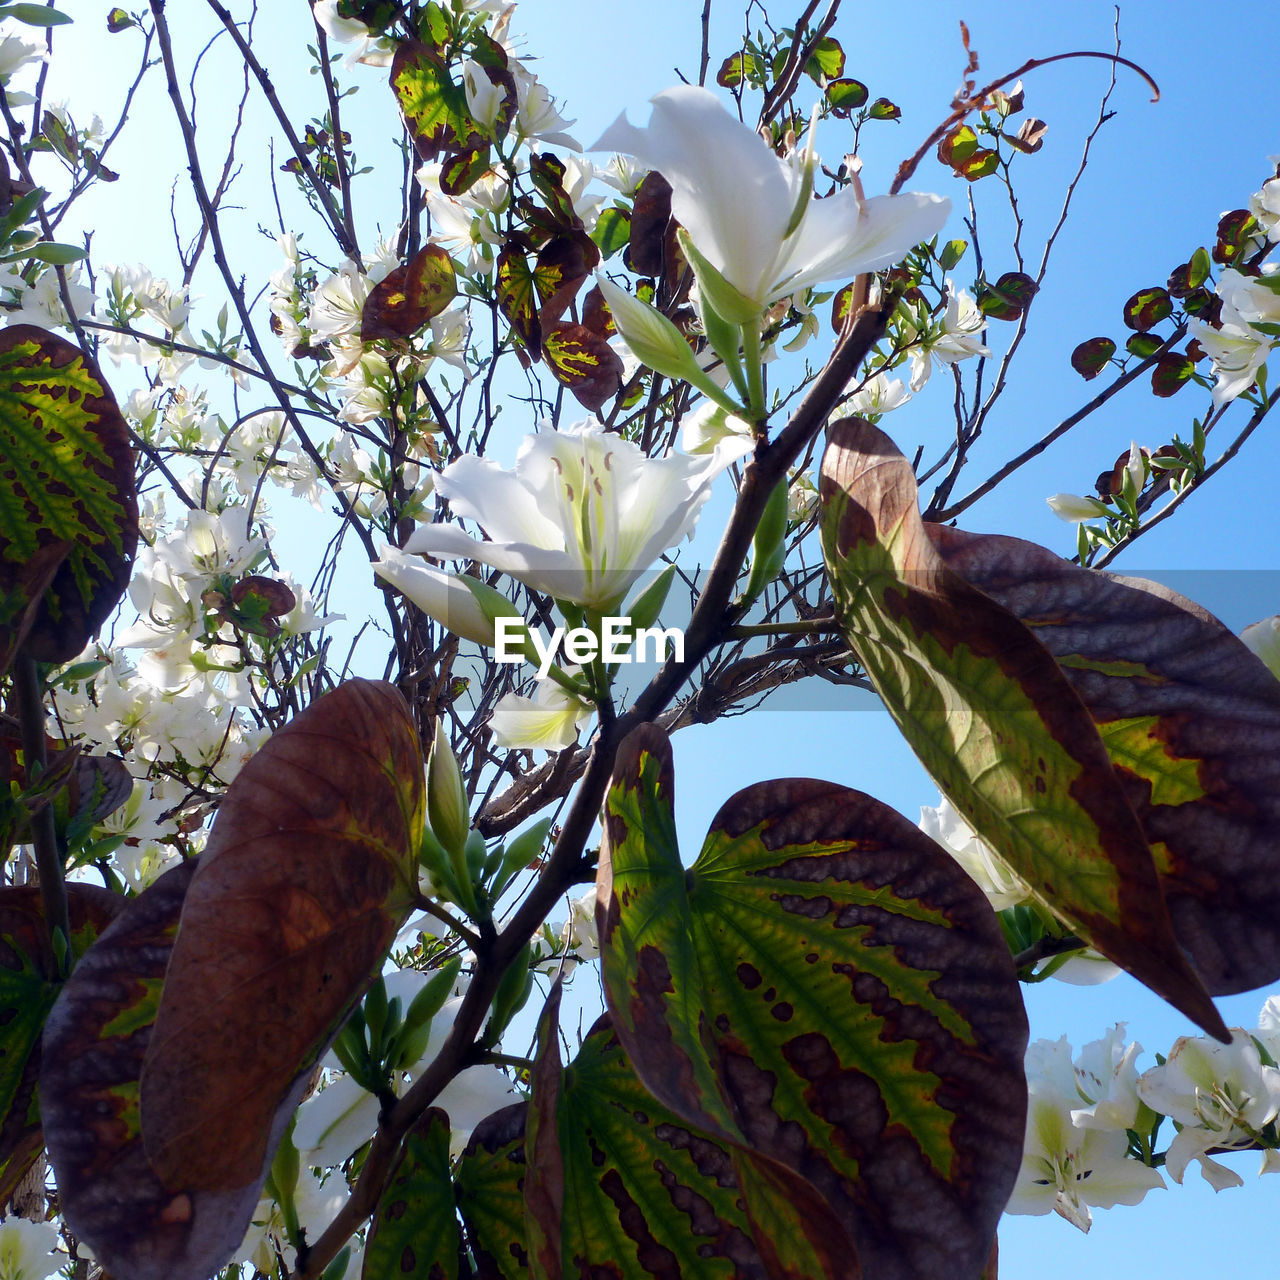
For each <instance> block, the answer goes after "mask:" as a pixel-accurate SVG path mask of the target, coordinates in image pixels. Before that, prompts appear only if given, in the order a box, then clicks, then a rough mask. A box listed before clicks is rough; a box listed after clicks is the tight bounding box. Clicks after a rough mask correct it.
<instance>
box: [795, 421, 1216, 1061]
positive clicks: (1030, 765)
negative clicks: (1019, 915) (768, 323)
mask: <svg viewBox="0 0 1280 1280" xmlns="http://www.w3.org/2000/svg"><path fill="white" fill-rule="evenodd" d="M820 492H821V497H822V504H823V518H822V542H823V555H824V557H825V559H826V563H827V573H828V576H829V578H830V580H831V585H832V591H833V593H834V597H835V608H836V617H837V619H838V620H839V622H840V626H841V629H842V631H843V633H844V635H845V637H846V638H847V639H848V641H849V643H850V645H851V646H852V648H853V650H854V652H855V653H856V655H857V657H858V660H859V661H860V662H861V663H862V665H863V667H864V669H865V670H866V673H867V675H868V676H869V677H870V679H871V680H872V682H873V683H874V684H875V686H876V689H877V691H878V692H879V694H880V696H881V698H882V699H883V700H884V703H885V706H886V707H887V709H888V710H889V713H890V714H891V715H892V716H893V718H894V720H895V721H896V722H897V724H898V727H899V728H900V729H901V730H902V732H903V734H904V735H905V737H906V739H907V741H908V742H909V743H910V745H911V747H912V749H913V750H914V751H915V753H916V755H917V756H919V757H920V761H921V763H922V764H923V765H924V767H925V768H926V769H927V770H928V771H929V772H930V773H931V774H932V775H933V777H934V780H935V781H936V782H937V783H938V785H939V787H941V789H942V790H943V791H944V792H945V793H946V794H947V795H948V796H949V797H950V799H951V801H952V803H953V804H954V805H955V806H956V808H957V809H958V810H959V811H960V813H961V814H963V816H964V817H965V819H966V820H967V821H968V822H969V824H970V825H971V826H972V827H973V828H974V830H975V831H977V832H978V834H979V835H981V836H982V837H983V839H985V840H986V841H987V842H988V843H989V844H990V845H992V847H993V848H994V849H995V850H996V851H997V853H999V854H1000V856H1001V857H1003V858H1004V859H1005V861H1006V862H1008V863H1009V865H1010V866H1011V867H1013V869H1014V870H1015V871H1017V873H1018V874H1019V875H1020V876H1021V877H1022V878H1023V879H1024V880H1025V881H1026V882H1027V883H1028V884H1029V885H1030V886H1031V887H1032V890H1033V892H1034V893H1035V894H1036V896H1037V897H1038V898H1039V899H1040V901H1041V902H1043V903H1044V904H1045V905H1046V906H1047V907H1048V908H1049V909H1050V910H1052V911H1053V912H1055V913H1056V914H1057V915H1058V916H1059V917H1060V918H1061V919H1062V920H1063V921H1065V922H1066V924H1067V925H1068V926H1069V927H1070V928H1072V929H1073V930H1075V931H1076V932H1077V933H1078V934H1079V935H1080V936H1081V937H1083V938H1086V939H1087V940H1088V941H1090V942H1091V943H1092V944H1093V946H1095V947H1096V948H1097V949H1098V950H1099V951H1101V952H1103V954H1104V955H1106V956H1108V957H1110V959H1112V960H1114V961H1115V962H1116V963H1117V964H1119V965H1121V966H1122V967H1124V968H1126V969H1128V970H1129V972H1130V973H1132V974H1134V976H1135V977H1137V978H1139V979H1140V980H1141V981H1142V982H1145V983H1146V984H1147V986H1149V987H1151V988H1152V990H1154V991H1156V992H1158V993H1159V994H1160V995H1162V996H1164V997H1165V999H1167V1000H1168V1001H1170V1003H1172V1004H1174V1005H1175V1006H1177V1007H1178V1008H1179V1009H1181V1010H1182V1011H1183V1012H1184V1013H1186V1014H1187V1015H1188V1016H1189V1017H1191V1018H1193V1019H1194V1020H1195V1021H1197V1022H1199V1023H1200V1025H1201V1026H1203V1027H1204V1028H1205V1029H1206V1030H1208V1031H1210V1032H1211V1033H1212V1034H1215V1035H1223V1036H1225V1034H1226V1028H1225V1027H1224V1025H1223V1023H1222V1019H1221V1017H1220V1015H1219V1014H1218V1012H1217V1010H1216V1009H1215V1008H1214V1006H1213V1002H1212V1001H1211V1000H1210V998H1209V996H1208V994H1207V993H1206V992H1205V990H1204V987H1203V985H1202V983H1201V982H1200V980H1199V978H1198V977H1197V976H1196V974H1195V973H1194V972H1193V970H1192V969H1191V968H1190V967H1189V965H1188V964H1187V961H1186V958H1185V957H1184V956H1183V954H1182V952H1181V951H1180V949H1179V947H1178V944H1177V940H1176V938H1175V937H1174V933H1173V927H1172V925H1171V923H1170V921H1169V915H1168V911H1167V910H1166V908H1165V904H1164V899H1163V896H1162V894H1161V892H1160V884H1159V880H1158V878H1157V874H1156V866H1155V862H1154V860H1153V858H1152V853H1151V850H1150V848H1149V847H1148V845H1147V840H1146V837H1145V836H1144V835H1143V832H1142V827H1141V825H1140V824H1139V822H1138V819H1137V817H1136V816H1135V814H1134V812H1133V809H1132V808H1131V807H1130V805H1129V802H1128V800H1127V798H1126V796H1125V793H1124V789H1123V788H1122V787H1121V786H1120V783H1119V781H1118V780H1117V778H1116V776H1115V774H1114V772H1113V770H1112V768H1111V760H1110V757H1109V756H1108V755H1107V750H1106V747H1105V746H1104V745H1103V742H1102V739H1101V738H1100V737H1099V736H1098V731H1097V729H1096V728H1095V727H1094V724H1093V720H1092V718H1091V717H1090V715H1089V712H1088V710H1087V709H1086V708H1085V706H1084V703H1083V702H1081V700H1080V697H1079V695H1078V694H1077V693H1076V692H1075V690H1073V689H1072V687H1071V685H1070V683H1069V682H1068V681H1067V679H1066V677H1065V676H1064V675H1063V673H1062V672H1061V670H1060V669H1059V667H1058V665H1057V663H1056V662H1054V660H1053V657H1052V656H1051V655H1050V654H1049V652H1048V651H1047V650H1046V649H1045V648H1044V646H1043V645H1042V644H1040V642H1039V641H1038V640H1037V639H1036V638H1035V636H1034V635H1033V634H1032V633H1031V632H1030V630H1028V628H1027V627H1026V626H1025V625H1024V624H1023V623H1022V622H1020V621H1019V620H1018V619H1017V618H1016V617H1014V616H1013V614H1011V613H1009V612H1008V611H1007V610H1006V609H1004V608H1002V607H1001V606H1000V605H999V604H997V603H996V602H995V601H994V600H992V599H990V598H989V597H988V596H985V595H983V593H982V592H980V591H979V590H978V589H977V588H976V587H973V586H970V585H969V584H968V583H967V582H966V581H965V580H964V579H963V578H961V577H960V576H959V575H958V574H956V573H954V572H953V571H951V570H950V569H948V568H947V566H946V564H945V563H944V561H943V559H942V557H941V556H940V555H939V554H938V552H937V551H936V550H935V549H934V547H933V544H932V543H931V542H930V541H929V538H928V535H927V533H926V531H925V526H924V523H923V521H922V520H921V519H920V512H919V506H918V496H917V491H916V484H915V479H914V477H913V475H912V472H911V465H910V463H909V462H907V460H906V459H905V458H904V457H903V456H902V454H901V453H899V451H898V450H897V448H896V447H895V446H894V444H893V442H892V441H891V440H890V439H889V437H888V436H886V435H885V434H884V433H883V432H881V431H879V430H877V429H876V428H875V427H873V426H871V425H870V424H869V423H867V422H864V421H862V420H860V419H849V420H846V421H842V422H840V423H838V424H835V426H834V427H833V428H832V429H831V431H830V433H829V444H828V446H827V451H826V455H825V456H824V458H823V464H822V482H821V490H820Z"/></svg>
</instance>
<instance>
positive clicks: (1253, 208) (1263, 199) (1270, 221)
mask: <svg viewBox="0 0 1280 1280" xmlns="http://www.w3.org/2000/svg"><path fill="white" fill-rule="evenodd" d="M1249 212H1250V213H1251V214H1253V216H1254V217H1255V218H1257V220H1258V225H1259V226H1260V227H1261V228H1262V230H1263V231H1264V232H1265V233H1266V237H1267V239H1268V240H1272V241H1274V240H1277V239H1280V235H1278V234H1277V232H1278V231H1280V178H1271V179H1269V180H1268V181H1267V182H1264V183H1263V184H1262V190H1261V191H1257V192H1255V193H1254V194H1253V195H1251V196H1250V197H1249Z"/></svg>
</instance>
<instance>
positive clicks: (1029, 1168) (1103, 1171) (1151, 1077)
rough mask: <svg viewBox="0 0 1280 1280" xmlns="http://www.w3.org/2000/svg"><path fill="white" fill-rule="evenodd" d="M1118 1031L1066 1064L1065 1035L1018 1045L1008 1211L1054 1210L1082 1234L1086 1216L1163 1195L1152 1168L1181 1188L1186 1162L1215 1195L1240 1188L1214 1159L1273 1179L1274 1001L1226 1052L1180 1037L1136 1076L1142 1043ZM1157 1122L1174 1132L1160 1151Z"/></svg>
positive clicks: (1279, 1018)
mask: <svg viewBox="0 0 1280 1280" xmlns="http://www.w3.org/2000/svg"><path fill="white" fill-rule="evenodd" d="M1124 1030H1125V1029H1124V1024H1123V1023H1121V1024H1119V1025H1117V1026H1115V1027H1113V1028H1112V1030H1111V1031H1110V1032H1109V1033H1108V1034H1107V1035H1106V1036H1104V1037H1103V1038H1102V1039H1101V1040H1095V1041H1094V1042H1093V1043H1091V1044H1088V1045H1086V1046H1085V1047H1084V1049H1082V1050H1081V1052H1080V1053H1079V1055H1077V1056H1075V1057H1074V1058H1073V1056H1072V1053H1071V1046H1070V1045H1069V1044H1068V1042H1067V1040H1066V1038H1065V1037H1063V1038H1062V1039H1060V1040H1056V1041H1051V1040H1037V1041H1035V1042H1034V1043H1033V1044H1032V1045H1031V1046H1030V1048H1028V1050H1027V1058H1026V1063H1027V1087H1028V1093H1029V1103H1028V1114H1027V1134H1026V1140H1025V1144H1024V1148H1023V1157H1022V1167H1021V1169H1020V1171H1019V1174H1018V1181H1017V1185H1016V1186H1015V1188H1014V1192H1013V1197H1012V1199H1011V1200H1010V1201H1009V1205H1008V1209H1007V1212H1009V1213H1019V1214H1023V1213H1025V1214H1042V1213H1048V1212H1050V1210H1052V1211H1053V1212H1055V1213H1058V1214H1061V1215H1062V1217H1064V1218H1066V1219H1067V1221H1068V1222H1070V1223H1072V1224H1073V1225H1075V1226H1077V1227H1079V1228H1080V1230H1082V1231H1088V1230H1089V1227H1090V1224H1091V1222H1092V1214H1091V1210H1092V1209H1109V1208H1111V1207H1112V1206H1113V1205H1117V1204H1125V1205H1133V1204H1137V1203H1138V1202H1139V1201H1141V1200H1142V1199H1143V1198H1144V1197H1145V1196H1146V1194H1147V1192H1148V1191H1151V1190H1152V1189H1154V1188H1156V1187H1164V1186H1165V1181H1164V1178H1163V1176H1162V1175H1161V1173H1160V1169H1161V1168H1163V1169H1164V1170H1165V1171H1166V1172H1167V1173H1168V1174H1169V1176H1170V1177H1171V1178H1173V1180H1174V1181H1175V1182H1181V1181H1182V1180H1183V1178H1184V1176H1185V1174H1186V1170H1187V1167H1188V1165H1189V1164H1190V1163H1191V1162H1192V1161H1196V1162H1197V1163H1198V1164H1199V1165H1200V1171H1201V1173H1202V1175H1203V1177H1204V1178H1205V1180H1206V1181H1207V1182H1208V1183H1209V1184H1210V1185H1211V1186H1212V1187H1213V1188H1214V1190H1215V1191H1221V1190H1223V1189H1224V1188H1228V1187H1239V1186H1243V1185H1244V1180H1243V1178H1241V1176H1240V1175H1239V1174H1238V1173H1237V1172H1236V1171H1235V1170H1234V1169H1231V1168H1229V1167H1228V1166H1227V1165H1225V1164H1223V1163H1222V1162H1221V1161H1219V1160H1215V1159H1213V1156H1214V1155H1216V1154H1221V1153H1223V1152H1229V1151H1232V1150H1245V1149H1249V1150H1256V1151H1261V1152H1262V1164H1261V1168H1260V1169H1259V1173H1273V1172H1276V1171H1277V1170H1280V1152H1278V1151H1277V1147H1280V1134H1278V1133H1277V1129H1276V1119H1277V1116H1280V1069H1278V1068H1277V1067H1276V1058H1275V1054H1276V1053H1277V1052H1278V1051H1280V998H1277V997H1275V996H1272V997H1271V998H1270V999H1269V1000H1268V1001H1267V1002H1266V1004H1265V1005H1264V1006H1263V1008H1262V1013H1261V1016H1260V1018H1259V1022H1258V1026H1257V1027H1256V1028H1255V1029H1254V1030H1253V1031H1246V1030H1244V1029H1243V1028H1239V1027H1237V1028H1235V1029H1234V1030H1233V1031H1232V1038H1231V1043H1230V1044H1221V1043H1219V1042H1218V1041H1216V1040H1208V1039H1205V1038H1202V1037H1190V1036H1184V1037H1182V1038H1181V1039H1179V1040H1177V1041H1176V1042H1175V1043H1174V1045H1173V1047H1172V1049H1171V1050H1170V1051H1169V1056H1168V1057H1167V1058H1160V1059H1158V1061H1157V1065H1155V1066H1153V1067H1150V1068H1149V1069H1147V1070H1146V1071H1143V1072H1140V1071H1139V1069H1138V1066H1137V1060H1138V1058H1139V1056H1140V1055H1141V1053H1142V1046H1141V1045H1139V1044H1138V1043H1137V1042H1136V1041H1131V1042H1128V1043H1126V1041H1125V1039H1124ZM1166 1118H1167V1119H1169V1120H1171V1121H1172V1122H1173V1125H1174V1129H1175V1130H1176V1132H1175V1134H1174V1136H1173V1138H1172V1141H1171V1142H1170V1143H1169V1146H1168V1148H1167V1149H1166V1150H1165V1151H1163V1152H1161V1151H1157V1150H1156V1147H1157V1137H1158V1133H1159V1130H1160V1128H1161V1126H1162V1124H1163V1122H1164V1120H1165V1119H1166Z"/></svg>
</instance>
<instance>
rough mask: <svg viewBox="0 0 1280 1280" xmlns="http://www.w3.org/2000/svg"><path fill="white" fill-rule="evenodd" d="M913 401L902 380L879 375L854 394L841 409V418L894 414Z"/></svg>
mask: <svg viewBox="0 0 1280 1280" xmlns="http://www.w3.org/2000/svg"><path fill="white" fill-rule="evenodd" d="M910 399H911V392H910V391H908V390H907V388H906V384H905V383H904V382H903V381H902V379H901V378H890V377H887V376H886V375H885V374H883V373H877V374H876V375H875V377H874V378H871V379H869V380H868V381H867V382H866V383H865V384H864V385H863V386H862V387H860V388H859V389H858V390H857V391H855V392H854V393H853V395H851V396H850V397H849V399H848V400H847V401H846V402H845V404H844V407H843V408H842V409H841V411H840V412H841V416H845V415H850V416H852V415H859V416H866V415H867V414H881V413H892V412H893V410H894V409H898V408H901V407H902V405H904V404H906V403H907V401H908V400H910Z"/></svg>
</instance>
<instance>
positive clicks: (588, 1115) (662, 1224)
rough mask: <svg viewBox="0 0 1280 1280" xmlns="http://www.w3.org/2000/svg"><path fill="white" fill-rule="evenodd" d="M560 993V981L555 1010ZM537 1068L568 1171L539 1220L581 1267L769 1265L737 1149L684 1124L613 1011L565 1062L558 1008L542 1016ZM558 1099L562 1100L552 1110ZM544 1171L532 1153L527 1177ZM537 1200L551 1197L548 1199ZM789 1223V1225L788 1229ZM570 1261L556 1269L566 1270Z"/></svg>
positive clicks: (633, 1276)
mask: <svg viewBox="0 0 1280 1280" xmlns="http://www.w3.org/2000/svg"><path fill="white" fill-rule="evenodd" d="M558 1004H559V987H558V986H557V987H556V988H555V990H554V992H553V995H552V1002H551V1006H550V1010H549V1012H554V1010H555V1008H556V1007H557V1006H558ZM544 1029H545V1031H546V1032H547V1034H546V1035H545V1036H544V1037H542V1038H540V1044H539V1057H538V1062H537V1065H536V1066H535V1069H534V1079H533V1101H532V1103H531V1104H530V1111H531V1116H532V1120H531V1130H533V1131H535V1132H536V1131H539V1129H540V1127H541V1126H546V1128H547V1130H548V1131H549V1132H551V1133H553V1134H554V1136H555V1143H554V1144H552V1145H549V1148H548V1150H549V1152H550V1156H551V1158H552V1159H553V1160H554V1162H555V1168H554V1172H555V1174H557V1175H558V1176H559V1178H560V1179H561V1181H562V1187H561V1192H560V1195H559V1197H558V1201H559V1203H558V1212H554V1213H553V1214H552V1216H551V1217H550V1219H549V1220H548V1221H547V1222H546V1223H545V1224H542V1223H540V1224H539V1229H540V1230H542V1229H544V1228H545V1231H546V1233H547V1234H549V1235H551V1236H553V1237H554V1238H555V1243H556V1246H557V1247H558V1254H559V1256H560V1257H561V1258H563V1259H565V1260H566V1261H567V1260H569V1259H572V1260H573V1263H572V1270H573V1273H575V1274H608V1275H610V1276H611V1277H614V1280H648V1278H649V1277H652V1276H663V1277H676V1276H690V1277H694V1276H696V1277H698V1280H702V1278H703V1277H706V1280H715V1278H716V1277H723V1280H730V1278H731V1277H760V1278H761V1280H763V1277H764V1276H765V1275H766V1274H767V1273H766V1271H765V1267H764V1264H763V1262H762V1260H761V1258H760V1255H759V1252H758V1251H757V1249H756V1246H755V1243H754V1241H753V1240H752V1235H751V1232H752V1226H751V1222H750V1220H749V1219H748V1217H747V1215H746V1212H745V1211H744V1208H743V1205H742V1200H741V1191H740V1189H739V1187H738V1179H737V1174H736V1173H735V1171H734V1167H733V1158H732V1156H731V1154H730V1152H729V1150H728V1149H727V1148H726V1147H724V1146H722V1145H720V1144H719V1143H716V1142H714V1141H712V1140H711V1139H710V1138H709V1137H707V1135H706V1134H704V1133H701V1132H699V1131H698V1130H696V1129H693V1128H691V1127H690V1126H689V1125H687V1124H685V1123H684V1122H683V1121H682V1120H681V1119H680V1117H679V1116H678V1115H676V1114H675V1113H674V1112H673V1111H670V1110H669V1109H668V1108H666V1107H664V1106H663V1105H662V1104H661V1103H660V1102H658V1100H657V1099H656V1098H654V1097H653V1096H652V1095H651V1094H650V1093H649V1092H648V1091H647V1090H646V1089H645V1087H644V1085H642V1084H641V1083H640V1081H639V1080H638V1079H637V1078H636V1074H635V1071H634V1070H633V1069H632V1067H631V1063H630V1061H629V1060H628V1058H627V1055H626V1053H625V1051H624V1050H623V1048H622V1046H621V1044H620V1043H619V1041H618V1038H617V1036H616V1035H614V1033H613V1031H612V1030H611V1028H610V1026H609V1020H608V1018H602V1019H600V1020H599V1021H598V1022H597V1023H596V1025H595V1026H594V1027H593V1028H592V1029H591V1031H590V1032H589V1033H588V1035H587V1037H586V1039H585V1040H584V1041H583V1043H582V1045H581V1047H580V1048H579V1050H578V1054H577V1057H576V1058H574V1060H573V1062H571V1063H570V1064H569V1065H568V1066H567V1067H566V1068H564V1070H563V1071H561V1067H560V1055H559V1052H558V1047H557V1034H558V1033H557V1028H556V1024H555V1021H554V1020H553V1019H547V1020H546V1021H545V1022H544ZM552 1097H554V1098H555V1099H556V1102H555V1109H554V1112H550V1111H548V1105H549V1102H550V1099H551V1098H552ZM541 1173H542V1171H541V1170H540V1169H538V1168H537V1167H536V1166H535V1165H532V1164H531V1165H530V1172H529V1177H530V1179H532V1180H534V1181H535V1182H536V1180H537V1179H538V1177H539V1176H540V1174H541ZM534 1203H535V1204H540V1205H542V1206H544V1207H545V1206H547V1205H548V1203H549V1202H548V1201H547V1200H545V1199H544V1200H538V1199H537V1198H536V1197H535V1200H534ZM792 1234H794V1233H793V1232H792V1231H787V1232H785V1233H784V1239H785V1237H786V1236H789V1235H792ZM567 1273H568V1272H567V1270H566V1267H565V1266H564V1265H563V1264H562V1265H561V1266H560V1268H559V1269H557V1270H555V1271H554V1272H551V1273H548V1272H546V1271H545V1270H540V1269H538V1268H534V1269H533V1274H534V1275H535V1276H536V1275H543V1276H548V1275H553V1276H554V1277H555V1280H559V1278H560V1276H562V1275H564V1274H567Z"/></svg>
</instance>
